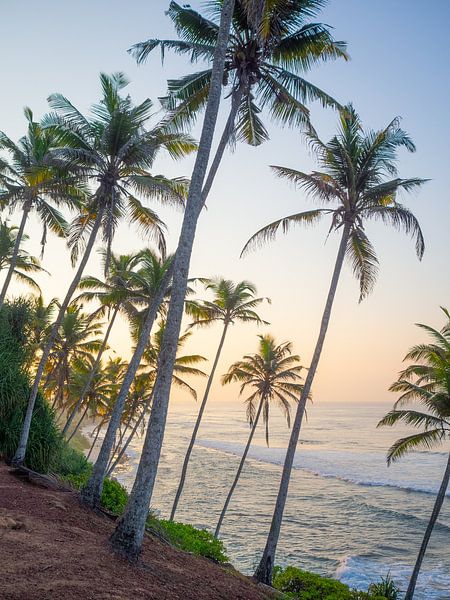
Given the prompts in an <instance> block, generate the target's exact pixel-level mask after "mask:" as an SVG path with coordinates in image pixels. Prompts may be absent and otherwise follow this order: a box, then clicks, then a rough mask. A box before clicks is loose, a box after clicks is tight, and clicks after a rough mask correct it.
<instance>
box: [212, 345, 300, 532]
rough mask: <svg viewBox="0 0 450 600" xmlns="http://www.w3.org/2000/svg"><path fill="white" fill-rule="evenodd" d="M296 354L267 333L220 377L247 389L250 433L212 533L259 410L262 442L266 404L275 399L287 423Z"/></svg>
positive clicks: (296, 381) (294, 392) (296, 387)
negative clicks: (252, 352)
mask: <svg viewBox="0 0 450 600" xmlns="http://www.w3.org/2000/svg"><path fill="white" fill-rule="evenodd" d="M302 368H303V367H302V366H301V365H300V357H299V356H297V355H293V354H292V344H291V343H290V342H284V343H282V344H276V342H275V340H274V338H273V337H272V336H271V335H260V336H259V350H258V352H257V353H256V354H247V355H246V356H244V358H243V360H240V361H238V362H235V363H234V364H232V365H231V367H230V368H229V369H228V373H226V374H225V375H224V376H223V377H222V384H224V385H225V384H227V383H234V382H237V383H240V384H241V387H240V392H239V395H242V394H243V393H244V392H246V391H247V390H249V391H251V394H250V396H248V397H247V398H246V399H245V403H246V405H247V419H248V421H249V424H250V433H249V436H248V440H247V444H246V446H245V449H244V452H243V454H242V458H241V461H240V463H239V467H238V470H237V472H236V476H235V478H234V481H233V484H232V486H231V488H230V491H229V492H228V495H227V498H226V500H225V504H224V506H223V508H222V512H221V513H220V517H219V521H218V523H217V526H216V530H215V533H214V536H215V537H218V536H219V533H220V528H221V526H222V522H223V519H224V517H225V514H226V512H227V509H228V505H229V503H230V500H231V497H232V495H233V492H234V490H235V488H236V486H237V483H238V481H239V477H240V476H241V472H242V469H243V468H244V463H245V460H246V458H247V454H248V451H249V449H250V445H251V443H252V440H253V436H254V434H255V431H256V427H257V425H258V421H259V418H260V416H261V413H262V415H263V421H264V424H265V427H266V443H267V445H269V407H270V405H271V404H272V403H273V402H275V403H276V404H278V406H279V407H280V408H281V410H282V411H283V413H284V414H285V416H286V419H287V422H288V426H290V414H291V413H290V409H291V406H290V403H291V402H293V401H294V402H296V401H297V400H298V397H299V395H300V394H301V391H302V387H303V386H302V384H301V383H300V382H301V380H302V378H301V377H300V372H301V370H302Z"/></svg>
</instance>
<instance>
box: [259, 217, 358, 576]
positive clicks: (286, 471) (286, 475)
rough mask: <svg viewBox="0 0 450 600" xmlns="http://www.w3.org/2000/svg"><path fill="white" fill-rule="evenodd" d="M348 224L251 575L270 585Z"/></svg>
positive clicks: (342, 257) (346, 227) (336, 283)
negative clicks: (266, 530)
mask: <svg viewBox="0 0 450 600" xmlns="http://www.w3.org/2000/svg"><path fill="white" fill-rule="evenodd" d="M350 227H351V224H350V223H347V222H346V223H345V224H344V228H343V231H342V238H341V242H340V245H339V251H338V254H337V257H336V264H335V267H334V271H333V277H332V279H331V285H330V289H329V292H328V297H327V301H326V303H325V309H324V312H323V315H322V322H321V325H320V331H319V336H318V338H317V342H316V347H315V349H314V354H313V358H312V361H311V365H310V367H309V370H308V374H307V376H306V380H305V385H304V387H303V390H302V394H301V396H300V400H299V403H298V405H297V412H296V414H295V419H294V423H293V425H292V431H291V436H290V439H289V445H288V447H287V450H286V457H285V460H284V466H283V473H282V476H281V482H280V488H279V491H278V496H277V500H276V503H275V508H274V513H273V517H272V523H271V526H270V531H269V535H268V537H267V542H266V546H265V548H264V553H263V555H262V558H261V561H260V563H259V565H258V568H257V569H256V572H255V578H256V579H257V580H258V581H260V582H262V583H266V584H267V585H270V584H271V583H272V572H273V566H274V561H275V553H276V549H277V544H278V538H279V535H280V529H281V523H282V520H283V512H284V507H285V505H286V499H287V494H288V489H289V480H290V477H291V471H292V464H293V462H294V456H295V452H296V450H297V443H298V438H299V435H300V429H301V426H302V420H303V414H304V412H305V406H306V401H307V400H308V397H309V394H310V391H311V386H312V383H313V381H314V376H315V374H316V370H317V365H318V364H319V359H320V354H321V352H322V347H323V343H324V341H325V335H326V332H327V329H328V323H329V322H330V316H331V309H332V307H333V300H334V296H335V294H336V288H337V285H338V281H339V276H340V274H341V270H342V265H343V264H344V259H345V252H346V249H347V243H348V239H349V234H350Z"/></svg>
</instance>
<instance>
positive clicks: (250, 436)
mask: <svg viewBox="0 0 450 600" xmlns="http://www.w3.org/2000/svg"><path fill="white" fill-rule="evenodd" d="M264 399H265V398H264V396H262V397H261V400H260V402H259V406H258V412H257V413H256V416H255V420H254V422H253V425H252V428H251V430H250V435H249V436H248V440H247V445H246V446H245V450H244V453H243V455H242V458H241V462H240V463H239V467H238V470H237V473H236V477H235V478H234V481H233V485H232V486H231V488H230V491H229V492H228V496H227V499H226V500H225V504H224V505H223V508H222V512H221V513H220V517H219V520H218V522H217V526H216V531H215V532H214V537H215V538H217V537H219V532H220V528H221V527H222V522H223V519H224V517H225V514H226V512H227V510H228V505H229V504H230V500H231V496H232V495H233V492H234V489H235V487H236V486H237V483H238V481H239V477H240V476H241V473H242V469H243V468H244V463H245V460H246V458H247V454H248V451H249V449H250V445H251V443H252V440H253V436H254V434H255V431H256V426H257V425H258V421H259V416H260V414H261V410H262V407H263V404H264Z"/></svg>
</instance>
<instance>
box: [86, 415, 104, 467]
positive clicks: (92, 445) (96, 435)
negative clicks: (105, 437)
mask: <svg viewBox="0 0 450 600" xmlns="http://www.w3.org/2000/svg"><path fill="white" fill-rule="evenodd" d="M103 423H104V421H102V422H101V423H100V425H99V426H98V427H97V433H96V434H95V438H94V441H93V442H92V444H91V447H90V448H89V452H88V454H87V456H86V460H89V459H90V457H91V454H92V451H93V450H94V447H95V444H96V443H97V439H98V436H99V435H100V431H101V428H102V427H103Z"/></svg>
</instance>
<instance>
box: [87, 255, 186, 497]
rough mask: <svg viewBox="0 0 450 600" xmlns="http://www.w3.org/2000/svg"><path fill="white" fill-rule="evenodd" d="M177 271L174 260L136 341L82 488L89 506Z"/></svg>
mask: <svg viewBox="0 0 450 600" xmlns="http://www.w3.org/2000/svg"><path fill="white" fill-rule="evenodd" d="M173 271H174V262H172V264H171V265H170V266H169V268H168V269H167V271H166V273H165V274H164V277H163V280H162V281H161V285H160V287H159V290H158V291H157V293H156V295H155V297H154V298H153V300H152V303H151V305H150V309H149V311H148V314H147V317H146V319H145V322H144V325H143V327H142V331H141V335H140V337H139V340H138V343H137V345H136V349H135V351H134V353H133V356H132V358H131V360H130V362H129V364H128V369H127V372H126V373H125V377H124V378H123V381H122V385H121V386H120V390H119V394H118V396H117V400H116V403H115V404H114V408H113V410H112V413H111V418H110V420H109V423H108V429H107V430H106V434H105V437H104V439H103V443H102V446H101V448H100V452H99V454H98V457H97V460H96V461H95V465H94V468H93V469H92V474H91V477H90V479H89V481H88V483H87V484H86V486H85V487H84V488H83V490H82V493H81V496H82V499H83V501H84V502H85V503H86V504H87V505H88V506H91V507H95V506H99V504H100V498H101V495H102V489H103V481H104V479H105V477H106V471H107V469H108V463H109V459H110V456H111V451H112V448H113V446H114V441H115V439H116V432H117V429H118V427H119V425H120V419H121V417H122V412H123V408H124V406H125V402H126V399H127V396H128V392H129V390H130V387H131V384H132V383H133V379H134V376H135V375H136V371H137V370H138V367H139V364H140V362H141V358H142V355H143V354H144V351H145V348H146V346H147V343H148V340H149V337H150V333H151V330H152V327H153V323H154V322H155V319H156V316H157V314H158V311H159V307H160V306H161V303H162V301H163V300H164V296H165V294H166V291H167V288H168V287H169V284H170V281H171V279H172V275H173Z"/></svg>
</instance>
